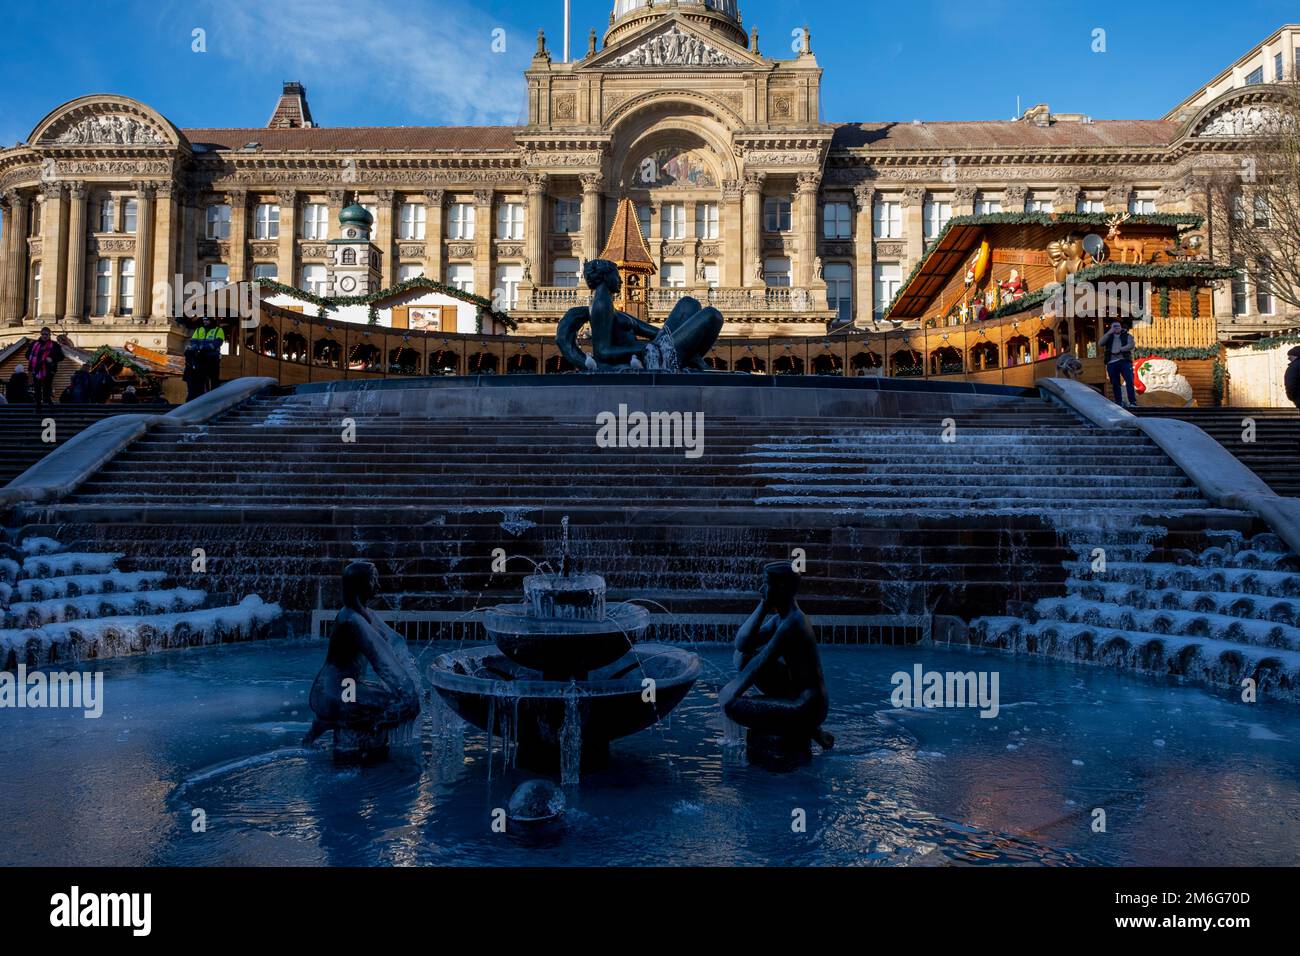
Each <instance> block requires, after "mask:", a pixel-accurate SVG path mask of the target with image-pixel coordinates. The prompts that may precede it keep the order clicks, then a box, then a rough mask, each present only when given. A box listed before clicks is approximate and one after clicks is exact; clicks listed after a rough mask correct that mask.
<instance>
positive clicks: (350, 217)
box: [339, 202, 375, 232]
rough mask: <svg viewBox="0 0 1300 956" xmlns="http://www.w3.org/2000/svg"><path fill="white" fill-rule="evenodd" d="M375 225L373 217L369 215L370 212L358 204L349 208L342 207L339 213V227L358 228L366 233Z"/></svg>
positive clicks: (353, 204)
mask: <svg viewBox="0 0 1300 956" xmlns="http://www.w3.org/2000/svg"><path fill="white" fill-rule="evenodd" d="M374 223H375V217H374V216H372V215H370V210H368V209H366V207H365V206H363V205H361V204H360V203H355V202H354V203H352V205H350V206H344V207H343V211H342V212H340V213H339V225H340V226H358V227H360V228H362V229H364V230H366V231H367V232H369V231H370V227H371V226H373V225H374Z"/></svg>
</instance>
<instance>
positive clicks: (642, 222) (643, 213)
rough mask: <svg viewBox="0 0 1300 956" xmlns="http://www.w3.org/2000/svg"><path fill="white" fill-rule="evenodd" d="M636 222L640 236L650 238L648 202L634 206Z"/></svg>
mask: <svg viewBox="0 0 1300 956" xmlns="http://www.w3.org/2000/svg"><path fill="white" fill-rule="evenodd" d="M636 224H637V226H638V228H640V230H641V238H642V239H649V238H650V204H649V203H643V204H642V205H640V206H637V207H636Z"/></svg>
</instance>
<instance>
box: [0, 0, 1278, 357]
mask: <svg viewBox="0 0 1300 956" xmlns="http://www.w3.org/2000/svg"><path fill="white" fill-rule="evenodd" d="M1297 33H1300V28H1295V27H1286V28H1283V30H1282V31H1280V32H1279V34H1277V35H1275V37H1273V38H1270V40H1269V41H1267V42H1268V43H1270V44H1273V46H1276V47H1277V48H1278V50H1279V51H1281V52H1282V53H1283V55H1284V59H1285V55H1286V53H1287V51H1290V56H1291V57H1292V61H1293V60H1294V57H1295V52H1294V51H1295V49H1296V44H1295V40H1294V37H1295V35H1296V34H1297ZM1279 37H1281V38H1282V39H1281V40H1280V41H1279V40H1278V38H1279ZM1262 47H1263V45H1261V49H1262ZM1266 52H1267V53H1268V54H1269V55H1271V52H1272V47H1271V46H1270V47H1269V49H1268V51H1266ZM1292 61H1287V62H1286V63H1285V68H1286V69H1294V63H1293V62H1292ZM1239 62H1244V58H1243V61H1239ZM1269 62H1270V63H1271V62H1272V60H1269ZM1233 75H1234V76H1235V74H1233ZM1280 78H1281V77H1279V79H1280ZM821 79H822V70H821V68H820V66H819V65H818V62H817V58H816V56H815V54H814V52H813V43H812V37H811V35H810V34H809V33H808V31H806V30H805V32H804V35H803V39H802V42H801V48H800V50H799V51H798V52H797V53H796V54H795V55H794V56H792V57H790V58H785V59H781V58H775V57H771V56H768V55H766V54H764V53H763V52H762V50H761V47H760V42H759V34H758V31H757V29H748V30H747V28H746V25H744V24H742V22H741V20H740V17H739V15H738V13H737V11H736V7H735V2H734V0H703V2H689V0H669V2H665V0H660V2H658V3H651V2H650V0H617V2H616V6H615V9H614V11H613V12H612V13H611V16H610V23H609V26H608V29H607V30H606V31H605V34H604V37H603V42H601V43H599V44H598V43H597V39H596V35H595V31H592V36H591V38H590V41H589V44H588V49H587V51H586V55H585V56H583V57H582V58H581V59H577V60H574V61H572V62H567V63H564V62H558V61H557V58H556V57H554V56H553V55H552V54H551V52H550V51H549V50H548V49H547V47H546V44H545V39H544V38H543V37H542V36H541V35H540V34H539V37H538V46H537V52H536V54H535V55H534V57H533V59H532V62H531V64H530V66H529V68H528V70H527V71H526V73H525V75H524V82H525V84H526V87H527V95H528V122H527V124H526V125H523V126H516V127H389V128H383V127H378V128H374V127H372V128H329V127H322V126H320V125H318V124H317V123H316V122H314V121H313V119H312V116H311V112H310V110H309V108H308V106H307V95H306V90H305V89H303V87H302V86H301V85H300V84H297V83H292V84H286V85H285V89H284V91H283V94H282V96H281V97H280V99H279V101H278V102H277V103H276V105H275V108H274V109H273V111H272V114H271V119H270V121H269V122H268V125H267V126H266V127H265V128H246V129H228V128H210V129H179V128H177V127H176V126H175V125H173V124H172V123H171V122H170V121H168V120H167V118H166V117H164V116H162V115H160V114H159V113H158V112H157V111H155V110H153V109H151V108H150V107H149V106H147V105H146V104H144V103H141V102H138V101H136V100H133V99H129V98H126V97H122V96H112V95H102V96H88V97H83V98H80V99H76V100H73V101H72V102H69V103H65V104H63V105H62V106H59V107H57V108H56V109H54V110H53V111H52V112H51V113H49V114H48V115H47V116H46V117H45V118H44V119H42V120H41V121H40V122H39V123H37V125H36V127H35V128H34V130H33V131H32V134H31V135H30V136H29V137H28V140H27V143H26V144H25V145H19V146H15V147H13V148H11V149H5V150H0V197H3V198H2V202H3V216H4V238H3V244H2V246H0V256H2V259H0V343H2V342H3V341H11V340H13V339H14V338H17V337H19V336H21V335H30V334H32V332H33V331H34V330H35V329H36V328H39V327H40V325H42V324H48V325H51V326H53V327H59V328H61V329H63V330H64V331H67V332H68V333H69V334H70V335H72V336H73V337H74V339H75V340H76V341H77V343H78V344H79V345H81V346H83V347H94V346H96V345H99V344H105V343H108V344H123V343H124V342H127V341H133V342H137V343H139V344H141V345H144V346H146V347H150V348H154V349H166V350H168V351H173V352H175V351H178V350H179V349H180V347H181V344H182V343H183V341H184V338H185V336H186V330H185V329H184V327H183V326H182V325H181V324H180V323H179V322H177V321H176V319H175V318H174V317H173V316H172V315H171V314H170V300H169V299H168V297H167V296H166V295H164V294H162V291H161V290H162V289H165V288H166V284H174V282H175V277H177V276H179V277H181V280H182V281H183V282H203V283H206V284H208V285H209V286H211V285H217V284H220V283H225V282H234V281H239V280H251V279H254V278H258V277H274V278H276V279H278V280H279V281H281V282H285V283H289V284H292V285H295V286H298V287H300V288H305V289H308V290H310V291H318V292H319V293H320V294H325V291H326V290H325V283H326V277H327V264H328V262H329V245H328V243H329V241H330V240H331V239H336V238H338V237H337V236H336V235H334V234H333V232H335V231H337V229H338V222H339V213H340V212H341V210H342V209H343V208H344V207H345V206H347V205H349V204H351V203H358V204H361V205H363V206H365V207H366V209H367V210H368V211H370V212H371V214H372V216H373V219H374V226H373V232H372V241H373V242H374V244H375V246H376V247H377V248H378V250H379V258H380V262H379V271H380V279H379V283H380V285H381V286H384V287H387V286H390V285H393V284H396V283H398V282H400V281H401V280H403V279H406V278H410V277H412V276H414V275H419V274H423V275H425V276H428V277H430V278H433V279H436V280H438V281H440V282H443V283H446V284H448V285H452V286H455V287H457V288H459V289H462V290H465V291H471V292H475V293H478V294H480V295H484V296H490V297H491V298H492V299H493V300H494V303H495V304H496V305H497V306H498V307H500V308H503V309H505V310H506V311H508V312H509V313H510V314H511V315H512V316H513V317H514V318H515V319H516V320H517V321H518V323H519V328H518V331H519V332H520V333H525V334H545V333H548V332H550V331H552V330H553V329H554V324H555V321H556V320H557V318H558V317H559V316H560V315H561V314H562V313H563V312H564V311H565V309H567V308H569V307H570V306H572V305H573V304H576V303H578V302H580V301H585V289H582V288H580V286H581V282H580V278H579V272H580V269H581V263H582V262H583V261H584V259H586V258H587V257H589V256H592V255H594V254H596V253H597V252H598V250H599V249H600V248H601V246H602V245H603V241H604V232H605V231H606V230H607V229H608V228H609V224H610V223H611V222H612V219H613V214H614V210H615V207H616V205H617V202H618V200H619V199H620V198H622V197H624V196H627V197H630V198H632V199H633V200H634V201H635V202H636V203H637V206H638V210H639V213H640V215H641V217H642V225H643V228H644V231H645V234H646V239H647V241H648V245H649V248H650V250H651V252H652V253H653V255H654V257H655V260H656V264H657V266H658V270H659V271H658V276H657V277H656V279H655V288H654V289H653V290H652V293H651V296H650V311H651V317H652V318H654V317H656V316H657V317H662V316H663V315H664V314H666V313H667V311H668V310H669V309H670V308H671V306H672V303H673V302H674V301H675V300H676V299H677V298H678V297H680V296H681V295H682V294H692V295H696V296H697V297H699V298H701V299H705V300H707V301H709V302H712V303H713V304H716V305H718V306H719V307H720V308H721V309H722V310H723V312H724V314H725V315H727V317H728V320H729V322H728V327H727V328H726V329H725V330H724V335H727V336H745V335H757V336H767V335H803V334H807V335H824V334H825V333H826V331H827V329H828V328H835V327H841V326H844V325H855V326H858V327H863V328H871V327H874V325H875V324H876V323H877V322H878V319H879V316H880V315H881V314H882V313H883V312H884V310H885V306H886V305H887V304H888V302H889V300H890V298H891V297H892V295H893V294H894V292H895V291H896V290H897V288H898V287H899V285H900V284H901V282H902V280H903V279H904V278H905V277H906V276H907V274H908V272H909V271H910V269H911V268H912V266H913V265H914V264H915V263H916V262H917V261H918V260H919V259H920V257H921V255H922V252H923V250H924V248H925V245H926V243H927V241H928V238H929V237H931V236H933V235H935V234H937V233H938V231H939V230H940V229H942V226H943V224H944V223H945V222H946V220H947V219H948V218H949V217H951V216H957V215H962V214H965V213H971V212H981V211H1003V212H1013V211H1018V210H1029V211H1043V210H1051V211H1057V212H1064V211H1088V212H1092V211H1105V212H1122V211H1133V212H1150V211H1158V212H1187V211H1197V210H1199V209H1202V208H1203V207H1204V202H1205V195H1206V192H1205V186H1204V178H1205V176H1207V175H1209V174H1211V173H1212V172H1214V171H1215V170H1224V169H1232V168H1233V167H1234V166H1235V165H1236V164H1237V163H1239V156H1238V155H1237V154H1238V153H1240V152H1241V151H1242V150H1244V149H1247V148H1248V146H1249V143H1248V133H1249V129H1248V127H1249V124H1250V117H1251V115H1252V110H1256V109H1258V108H1259V105H1260V104H1261V103H1263V102H1265V101H1266V100H1267V96H1268V82H1269V80H1271V77H1270V78H1269V80H1266V81H1265V82H1263V83H1253V82H1252V83H1244V82H1243V83H1242V84H1241V85H1234V84H1233V83H1231V82H1227V81H1225V82H1223V83H1221V84H1220V86H1221V87H1222V88H1221V89H1218V88H1216V89H1214V90H1210V88H1209V87H1207V88H1206V90H1203V91H1202V93H1201V94H1200V99H1199V100H1198V99H1195V98H1193V99H1191V100H1189V101H1188V102H1187V103H1185V104H1183V107H1182V108H1181V109H1179V110H1176V111H1175V112H1173V113H1171V114H1170V115H1169V116H1166V117H1165V118H1163V119H1153V120H1120V121H1092V120H1090V119H1089V118H1088V117H1086V116H1082V115H1078V114H1053V113H1052V112H1051V111H1050V110H1049V109H1048V108H1047V107H1046V106H1038V107H1035V108H1032V109H1030V110H1028V111H1026V113H1025V114H1024V116H1023V117H1021V118H1019V119H1017V120H1012V121H992V122H975V123H970V122H967V123H951V122H922V121H914V122H904V123H890V122H878V123H847V124H832V123H825V122H823V121H822V120H821V119H820V116H821V109H820V86H821ZM1220 79H1221V80H1222V79H1223V77H1220ZM1210 232H1211V235H1210V237H1209V238H1210V245H1211V252H1212V254H1217V252H1218V251H1217V250H1215V249H1214V248H1213V243H1214V236H1213V230H1212V229H1211V230H1210ZM1215 303H1216V313H1217V314H1219V315H1220V316H1222V318H1223V322H1224V325H1225V328H1228V327H1230V326H1232V325H1233V323H1234V321H1236V322H1237V324H1238V327H1239V328H1241V329H1244V328H1246V327H1247V326H1248V327H1249V328H1252V329H1253V328H1256V327H1257V326H1258V327H1273V326H1276V325H1296V324H1297V320H1296V318H1295V317H1294V316H1289V317H1288V316H1285V315H1267V314H1261V313H1259V311H1258V310H1256V311H1255V312H1254V313H1253V314H1252V313H1251V308H1252V306H1254V305H1255V304H1256V303H1255V297H1254V296H1250V295H1247V296H1245V312H1244V313H1243V314H1240V315H1237V316H1235V317H1234V308H1235V305H1236V306H1240V305H1241V303H1242V299H1241V297H1234V296H1233V295H1232V290H1229V289H1223V290H1219V291H1218V292H1217V293H1216V298H1215ZM1234 303H1235V305H1234ZM1241 320H1245V322H1244V324H1242V321H1241Z"/></svg>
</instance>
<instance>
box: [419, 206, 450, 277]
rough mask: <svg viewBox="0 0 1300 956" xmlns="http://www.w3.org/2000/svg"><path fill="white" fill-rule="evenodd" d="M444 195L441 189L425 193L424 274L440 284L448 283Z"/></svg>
mask: <svg viewBox="0 0 1300 956" xmlns="http://www.w3.org/2000/svg"><path fill="white" fill-rule="evenodd" d="M443 195H444V192H443V190H441V189H428V190H425V193H424V274H425V275H426V276H428V277H429V278H430V279H434V280H436V281H438V282H444V281H446V280H445V277H444V276H443V274H442V271H443V270H442V234H443V232H444V226H443V222H442V217H443V206H442V200H443Z"/></svg>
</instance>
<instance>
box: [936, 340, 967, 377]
mask: <svg viewBox="0 0 1300 956" xmlns="http://www.w3.org/2000/svg"><path fill="white" fill-rule="evenodd" d="M965 368H966V366H965V363H964V362H962V360H961V353H960V352H958V351H957V350H956V349H955V348H953V347H952V346H951V345H941V346H940V347H939V348H937V349H935V350H934V351H933V352H931V353H930V374H931V375H960V374H961V373H962V372H963V371H965Z"/></svg>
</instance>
